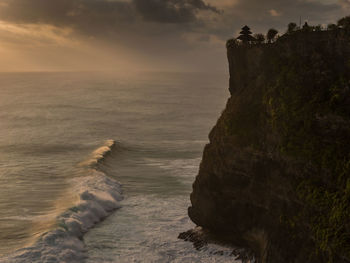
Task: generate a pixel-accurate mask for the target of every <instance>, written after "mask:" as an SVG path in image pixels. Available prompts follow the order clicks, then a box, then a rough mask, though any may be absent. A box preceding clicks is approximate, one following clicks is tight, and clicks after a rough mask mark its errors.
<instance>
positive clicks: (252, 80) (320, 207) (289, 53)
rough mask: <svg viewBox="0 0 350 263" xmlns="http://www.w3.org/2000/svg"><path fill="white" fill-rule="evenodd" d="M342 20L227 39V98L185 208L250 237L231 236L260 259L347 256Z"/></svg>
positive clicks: (349, 95)
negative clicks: (265, 39) (267, 38)
mask: <svg viewBox="0 0 350 263" xmlns="http://www.w3.org/2000/svg"><path fill="white" fill-rule="evenodd" d="M349 21H350V19H349V18H345V19H342V20H340V21H339V23H338V25H336V26H335V27H331V28H332V30H317V29H316V27H310V28H312V30H305V28H304V30H296V27H295V24H290V26H289V27H288V31H287V33H286V34H285V35H283V36H282V37H279V38H278V39H277V41H275V42H274V43H272V44H264V45H261V43H253V44H249V45H242V44H240V43H237V42H236V41H232V40H231V41H228V45H227V47H228V58H229V63H230V75H231V79H230V92H231V98H230V99H229V101H228V104H227V107H226V109H225V111H224V112H223V114H222V116H221V117H220V119H219V120H218V123H217V125H216V126H215V127H214V129H213V130H212V132H211V134H210V144H209V145H208V146H207V147H206V149H205V152H204V155H203V162H202V164H201V169H200V172H199V175H198V177H197V179H196V182H195V183H194V188H193V189H194V191H193V193H192V195H191V201H192V207H191V208H190V210H189V214H190V216H191V218H192V219H193V220H194V221H195V222H196V223H197V224H198V225H201V226H203V227H205V228H208V229H211V230H213V231H219V232H220V231H225V230H223V229H221V228H220V227H218V226H216V225H217V224H220V223H222V224H225V226H226V231H227V232H230V233H231V234H233V235H242V236H248V234H249V236H250V237H249V238H247V237H246V238H244V237H242V238H241V239H242V240H239V239H237V238H236V239H235V241H236V242H237V241H238V242H241V243H245V244H248V245H249V246H251V247H252V246H253V249H255V251H256V252H257V253H258V254H260V257H261V258H263V259H262V260H261V261H262V262H269V263H270V262H282V261H281V260H283V262H337V263H338V262H350V33H349V29H348V28H350V26H349V25H350V23H348V22H349ZM249 156H250V157H249ZM232 159H237V160H235V161H234V160H232ZM238 159H239V160H238ZM251 166H257V167H258V168H251ZM281 182H283V184H284V185H281ZM214 185H215V186H214ZM270 186H271V189H270V188H269V187H270ZM262 188H263V189H262ZM235 192H237V193H235ZM226 199H229V200H226ZM243 199H246V200H243ZM203 200H204V201H205V202H206V203H205V202H204V201H203ZM212 200H213V201H212ZM220 206H225V207H224V208H222V209H221V208H220ZM229 210H232V211H231V213H230V212H229ZM213 211H215V212H213ZM211 213H215V215H214V216H211ZM252 215H255V216H258V217H260V218H258V219H251V218H250V217H251V216H252ZM236 218H239V219H236ZM242 221H244V222H242ZM230 224H232V225H230ZM252 230H254V231H253V232H254V233H255V234H254V235H253V236H254V238H252V237H251V236H252V234H251V233H252ZM257 230H259V231H260V232H259V231H257ZM256 233H258V234H256ZM252 239H255V241H254V242H255V243H254V242H251V240H252ZM256 244H258V245H256ZM254 246H255V247H254ZM288 250H289V251H288Z"/></svg>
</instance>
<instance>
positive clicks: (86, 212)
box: [0, 140, 123, 263]
mask: <svg viewBox="0 0 350 263" xmlns="http://www.w3.org/2000/svg"><path fill="white" fill-rule="evenodd" d="M114 146H115V142H114V141H112V140H108V141H106V142H105V144H104V145H103V146H102V147H100V148H98V149H97V150H95V151H94V152H93V153H92V154H91V157H90V158H89V160H88V161H86V162H84V163H85V165H84V169H86V175H85V176H81V177H75V178H74V179H72V180H71V185H72V191H74V192H76V193H77V194H78V196H79V201H78V202H77V203H76V204H75V206H73V207H71V208H69V209H68V210H67V211H65V212H64V213H63V214H61V215H60V216H58V218H57V225H56V228H55V229H53V230H51V231H49V232H46V233H44V234H43V235H42V236H41V237H40V238H39V239H38V241H37V242H36V243H35V244H34V245H33V246H30V247H27V248H24V249H20V250H18V251H17V252H15V253H14V254H13V255H10V256H8V257H5V258H3V259H0V262H1V263H5V262H6V263H11V262H13V263H19V262H23V263H24V262H32V263H35V262H38V263H39V262H70V263H75V262H77V263H78V262H82V261H84V259H85V258H86V254H85V246H84V243H83V241H82V238H83V235H84V234H85V233H86V232H87V231H88V230H89V229H90V228H92V227H93V226H94V225H96V224H97V223H99V222H101V221H102V220H103V219H104V218H106V217H107V216H108V215H110V214H111V213H112V212H113V211H115V210H116V209H118V208H120V204H119V202H120V201H121V200H122V199H123V198H122V194H121V193H122V191H121V185H120V184H119V183H118V182H116V181H115V180H113V179H111V178H109V177H108V176H107V175H106V174H104V173H103V172H100V171H98V170H97V165H98V163H99V162H101V161H102V160H103V159H104V158H105V157H106V156H107V155H108V154H110V153H111V151H112V149H113V148H114ZM82 164H83V163H82ZM82 164H80V165H82ZM82 166H83V165H82Z"/></svg>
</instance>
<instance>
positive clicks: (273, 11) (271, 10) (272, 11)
mask: <svg viewBox="0 0 350 263" xmlns="http://www.w3.org/2000/svg"><path fill="white" fill-rule="evenodd" d="M269 13H270V15H271V16H281V15H282V13H281V12H278V11H277V10H275V9H270V10H269Z"/></svg>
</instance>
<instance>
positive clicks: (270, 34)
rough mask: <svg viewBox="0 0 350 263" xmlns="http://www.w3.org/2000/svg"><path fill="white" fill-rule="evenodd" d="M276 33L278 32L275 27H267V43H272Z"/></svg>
mask: <svg viewBox="0 0 350 263" xmlns="http://www.w3.org/2000/svg"><path fill="white" fill-rule="evenodd" d="M277 34H278V31H277V30H276V29H274V28H271V29H269V31H268V32H267V41H268V43H272V42H273V41H274V40H275V38H276V36H277Z"/></svg>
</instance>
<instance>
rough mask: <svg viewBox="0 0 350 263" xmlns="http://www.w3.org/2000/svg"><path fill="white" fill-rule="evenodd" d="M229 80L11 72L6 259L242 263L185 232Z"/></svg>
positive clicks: (4, 194) (0, 110)
mask: <svg viewBox="0 0 350 263" xmlns="http://www.w3.org/2000/svg"><path fill="white" fill-rule="evenodd" d="M227 83H228V77H227V76H226V75H225V74H205V73H186V74H185V73H164V72H163V73H155V72H153V73H137V74H136V73H134V74H132V73H130V74H128V75H121V74H117V73H111V72H109V73H91V72H90V73H1V74H0V262H91V263H93V262H226V261H227V262H232V261H233V258H232V257H229V256H228V255H229V254H230V251H231V248H225V247H219V246H217V245H210V246H209V247H207V248H206V249H203V250H202V251H196V250H195V249H194V248H193V246H192V244H190V243H188V242H184V241H182V240H179V239H177V236H178V234H179V233H180V232H183V231H186V230H188V229H190V228H192V227H194V225H193V224H192V223H191V221H190V220H189V218H188V217H187V207H188V206H189V203H190V202H189V194H190V192H191V184H192V182H193V181H194V178H195V176H196V174H197V172H198V168H199V164H200V161H201V155H202V151H203V147H204V145H205V144H206V143H207V142H208V138H207V137H208V133H209V131H210V129H211V127H212V126H213V125H214V124H215V122H216V120H217V118H218V116H219V114H220V112H221V111H222V110H223V109H224V106H225V102H226V99H227V97H228V92H227V86H228V85H227ZM217 251H221V252H220V253H216V252H217Z"/></svg>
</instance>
